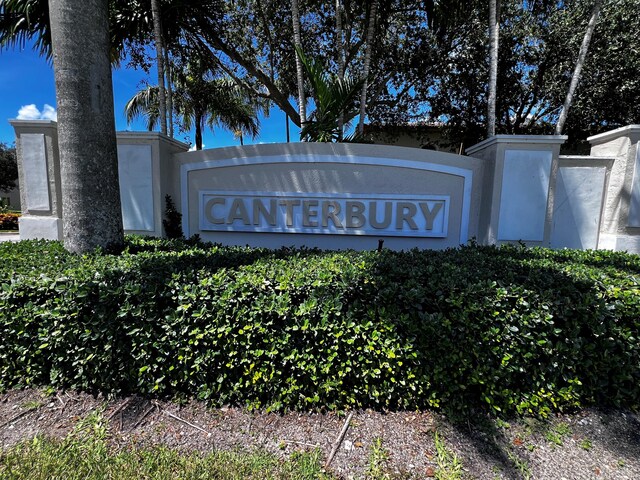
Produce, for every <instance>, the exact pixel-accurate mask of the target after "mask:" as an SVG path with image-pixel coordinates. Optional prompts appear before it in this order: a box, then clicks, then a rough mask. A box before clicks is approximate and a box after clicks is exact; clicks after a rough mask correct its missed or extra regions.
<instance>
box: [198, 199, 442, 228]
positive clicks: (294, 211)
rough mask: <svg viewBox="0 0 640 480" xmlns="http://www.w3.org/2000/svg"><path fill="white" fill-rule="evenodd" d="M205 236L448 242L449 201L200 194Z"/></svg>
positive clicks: (201, 224)
mask: <svg viewBox="0 0 640 480" xmlns="http://www.w3.org/2000/svg"><path fill="white" fill-rule="evenodd" d="M200 210H201V211H200V228H201V229H202V230H203V231H237V232H262V233H265V232H272V233H307V234H351V235H376V236H381V235H382V236H385V235H387V236H417V237H446V235H447V225H448V222H449V197H448V196H444V195H430V196H427V195H422V196H409V195H380V196H377V197H373V196H371V195H360V194H349V195H348V196H346V195H345V194H341V195H334V194H321V193H271V192H256V193H254V194H247V193H244V192H225V191H218V192H200Z"/></svg>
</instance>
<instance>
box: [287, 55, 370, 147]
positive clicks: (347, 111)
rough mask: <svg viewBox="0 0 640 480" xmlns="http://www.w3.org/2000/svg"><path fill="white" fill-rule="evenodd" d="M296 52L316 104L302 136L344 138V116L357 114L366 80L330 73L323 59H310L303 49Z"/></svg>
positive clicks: (315, 139)
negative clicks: (357, 105) (320, 61)
mask: <svg viewBox="0 0 640 480" xmlns="http://www.w3.org/2000/svg"><path fill="white" fill-rule="evenodd" d="M296 53H297V55H298V57H299V58H300V63H301V64H302V66H303V67H304V70H305V72H306V73H307V78H308V79H309V83H310V84H311V89H312V91H313V100H314V102H315V105H316V109H315V110H314V111H313V113H311V115H309V118H308V119H307V122H306V123H305V124H304V125H303V127H302V130H301V131H300V137H301V138H304V139H306V140H309V141H312V142H333V141H342V127H343V121H344V118H353V117H354V116H355V115H356V113H357V110H356V109H355V100H356V98H357V97H358V93H359V92H360V90H361V88H362V85H363V82H364V80H363V79H360V80H353V79H351V78H349V77H348V76H343V78H340V76H338V75H333V74H330V73H328V72H327V70H326V69H325V68H324V67H323V65H322V64H320V63H319V62H317V61H311V60H310V59H308V58H307V57H306V56H305V55H304V54H303V53H302V51H301V50H296Z"/></svg>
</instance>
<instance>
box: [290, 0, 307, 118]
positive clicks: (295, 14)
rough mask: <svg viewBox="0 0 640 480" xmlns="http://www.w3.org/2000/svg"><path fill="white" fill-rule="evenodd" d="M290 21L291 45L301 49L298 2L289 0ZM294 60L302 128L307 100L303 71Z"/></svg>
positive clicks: (297, 58)
mask: <svg viewBox="0 0 640 480" xmlns="http://www.w3.org/2000/svg"><path fill="white" fill-rule="evenodd" d="M291 21H292V22H293V45H294V47H295V48H296V49H298V50H300V51H303V49H302V37H301V35H300V8H299V6H298V0H291ZM295 59H296V80H297V83H298V112H299V114H300V125H301V126H304V124H305V122H306V121H307V99H306V97H305V94H304V71H303V68H304V67H303V66H302V61H301V59H300V58H299V57H298V55H296V56H295Z"/></svg>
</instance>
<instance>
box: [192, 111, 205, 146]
mask: <svg viewBox="0 0 640 480" xmlns="http://www.w3.org/2000/svg"><path fill="white" fill-rule="evenodd" d="M194 120H195V121H194V124H195V127H196V150H202V124H203V123H204V122H203V118H202V115H199V114H197V113H196V114H195V115H194Z"/></svg>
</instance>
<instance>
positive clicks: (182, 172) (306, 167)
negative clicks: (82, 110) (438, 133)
mask: <svg viewBox="0 0 640 480" xmlns="http://www.w3.org/2000/svg"><path fill="white" fill-rule="evenodd" d="M11 123H12V125H13V127H14V129H15V132H16V139H17V141H16V146H17V152H18V167H19V181H20V189H21V195H22V198H21V200H22V206H23V207H22V208H23V216H22V217H21V218H20V236H21V238H23V239H28V238H46V239H60V238H61V232H62V228H61V226H62V222H63V221H64V219H63V218H62V214H61V209H60V208H59V206H60V198H61V195H62V193H61V190H60V178H59V175H60V174H59V169H60V161H59V155H58V150H57V125H56V123H55V122H52V121H45V120H36V121H25V120H13V121H11ZM117 138H118V167H119V175H120V190H121V202H122V214H123V221H124V227H125V231H126V232H129V233H137V234H145V235H153V236H163V235H164V232H163V229H162V220H163V217H164V210H165V196H166V195H169V196H171V198H172V199H173V200H174V202H175V204H176V207H177V209H178V210H179V211H180V212H181V213H182V222H183V223H182V229H183V232H184V234H185V236H187V237H189V236H191V235H194V234H198V235H200V237H201V238H202V239H203V240H208V241H212V242H218V243H222V244H227V245H253V246H261V247H270V248H278V247H281V246H303V245H304V246H308V247H319V248H325V249H345V248H353V249H374V248H375V247H376V246H377V245H378V240H379V239H383V240H384V242H385V243H384V245H385V247H389V248H393V249H410V248H435V249H441V248H448V247H455V246H458V245H460V244H465V243H467V242H468V241H469V240H470V239H475V241H476V242H478V243H480V244H500V243H510V242H524V243H526V244H528V245H538V246H547V247H553V248H563V247H569V248H590V249H596V248H606V249H613V250H628V251H630V252H635V253H640V148H639V145H640V125H631V126H627V127H623V128H620V129H617V130H614V131H611V132H607V133H604V134H601V135H596V136H594V137H591V138H589V141H590V142H591V143H592V149H591V155H589V156H562V155H560V154H559V151H560V146H561V145H562V143H563V142H564V141H565V140H566V137H564V136H555V135H549V136H540V135H538V136H535V135H496V136H493V137H490V138H488V139H487V140H485V141H483V142H481V143H479V144H477V145H475V146H473V147H471V148H469V149H468V150H467V152H466V153H467V155H453V154H448V153H442V152H437V151H432V150H421V149H417V148H407V147H391V146H384V145H369V144H329V143H289V144H267V145H250V146H243V147H226V148H218V149H210V150H203V151H199V152H189V151H187V150H188V145H186V144H183V143H181V142H177V141H175V140H173V139H170V138H168V137H166V136H163V135H161V134H159V133H154V132H145V133H142V132H122V133H119V134H118V136H117Z"/></svg>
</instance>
